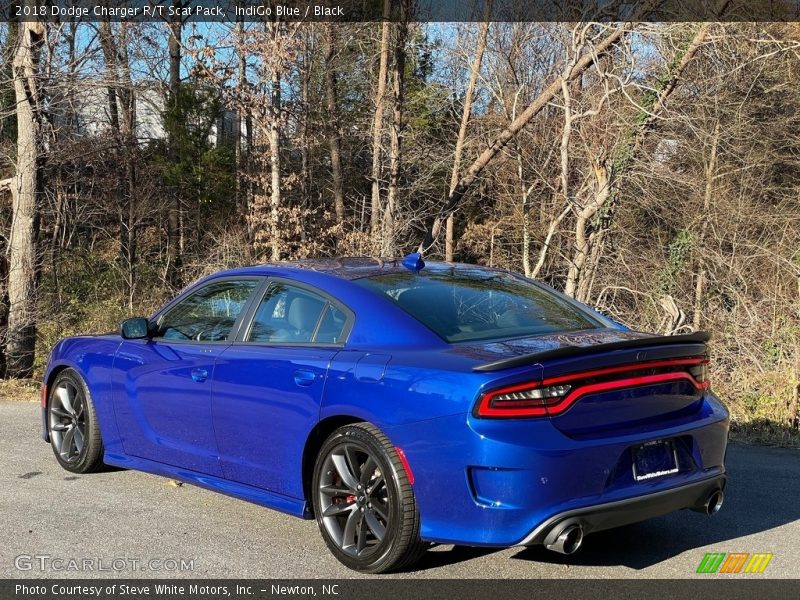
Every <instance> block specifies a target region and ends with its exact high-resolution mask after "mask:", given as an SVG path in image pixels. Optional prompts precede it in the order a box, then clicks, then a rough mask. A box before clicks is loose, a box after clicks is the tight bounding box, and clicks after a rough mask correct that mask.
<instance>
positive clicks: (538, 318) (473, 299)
mask: <svg viewBox="0 0 800 600" xmlns="http://www.w3.org/2000/svg"><path fill="white" fill-rule="evenodd" d="M356 283H358V284H359V285H361V286H363V287H365V288H367V289H369V290H371V291H372V292H374V293H377V294H379V295H381V296H384V297H386V298H388V299H389V300H391V301H392V302H394V303H396V304H397V305H398V306H400V308H402V309H403V310H405V311H406V312H408V313H410V314H411V316H413V317H414V318H416V319H417V320H418V321H420V322H422V323H423V324H424V325H426V326H427V327H429V328H430V329H432V330H433V331H434V332H435V333H437V334H438V335H439V336H440V337H442V338H443V339H444V340H445V341H447V342H449V343H452V342H469V341H484V340H485V341H489V340H502V339H509V338H515V337H525V336H531V335H541V334H545V333H556V332H560V331H572V330H578V329H594V328H598V327H603V326H604V325H603V324H602V323H601V322H600V320H598V319H595V318H593V317H592V316H591V315H590V314H588V313H587V312H586V311H583V310H581V309H580V308H578V307H577V306H575V305H573V304H571V303H570V302H567V301H566V300H564V299H562V298H560V297H559V296H558V295H557V294H556V293H554V292H552V291H549V290H547V289H546V288H544V287H542V286H539V285H536V284H535V283H533V282H531V281H526V280H524V279H521V278H519V277H515V276H513V275H511V274H508V273H502V272H497V271H484V270H479V269H475V270H468V269H458V270H455V269H454V270H451V271H440V272H436V271H431V272H427V273H426V272H424V271H423V272H420V273H411V272H408V273H391V274H386V275H376V276H374V277H366V278H364V279H358V280H356Z"/></svg>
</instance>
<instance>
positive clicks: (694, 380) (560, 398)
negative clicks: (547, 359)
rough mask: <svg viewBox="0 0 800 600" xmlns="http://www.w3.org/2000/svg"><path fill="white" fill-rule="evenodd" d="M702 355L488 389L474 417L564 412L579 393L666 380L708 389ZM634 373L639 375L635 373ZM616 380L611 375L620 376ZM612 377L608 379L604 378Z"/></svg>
mask: <svg viewBox="0 0 800 600" xmlns="http://www.w3.org/2000/svg"><path fill="white" fill-rule="evenodd" d="M707 364H708V359H705V358H681V359H672V360H660V361H650V362H645V363H635V364H628V365H621V366H617V367H607V368H604V369H594V370H591V371H582V372H579V373H571V374H569V375H560V376H558V377H550V378H548V379H545V380H543V381H541V382H530V383H523V384H519V385H513V386H508V387H503V388H499V389H496V390H491V391H489V392H487V393H485V394H484V395H483V396H481V399H480V401H479V402H478V405H477V406H476V407H475V416H477V417H489V418H491V417H495V418H498V417H507V418H513V417H545V416H555V415H560V414H561V413H564V412H566V411H567V409H569V408H570V407H571V406H572V405H573V404H575V402H577V401H578V400H580V398H582V397H583V396H585V395H587V394H591V393H596V392H605V391H611V390H618V389H624V388H630V387H637V386H642V385H652V384H655V383H666V382H669V381H680V380H686V381H689V382H690V383H691V384H692V385H693V386H694V387H695V388H696V389H698V390H703V389H706V388H708V386H709V383H708V380H707V378H706V366H707ZM675 367H678V368H680V367H684V368H685V370H675V371H666V372H662V373H651V374H645V373H642V371H652V370H660V369H670V368H675ZM637 372H638V373H639V374H637ZM623 374H624V376H622V377H620V378H619V379H615V378H613V375H623ZM609 376H612V378H611V379H608V377H609Z"/></svg>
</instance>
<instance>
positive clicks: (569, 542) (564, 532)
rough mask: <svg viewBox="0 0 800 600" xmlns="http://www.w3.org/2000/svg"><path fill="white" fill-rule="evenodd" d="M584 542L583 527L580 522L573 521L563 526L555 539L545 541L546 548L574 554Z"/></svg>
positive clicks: (560, 552)
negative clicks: (548, 541)
mask: <svg viewBox="0 0 800 600" xmlns="http://www.w3.org/2000/svg"><path fill="white" fill-rule="evenodd" d="M582 543H583V527H582V526H581V525H580V524H578V523H571V524H569V525H566V526H564V527H562V528H561V530H560V531H558V533H556V536H555V539H554V540H553V541H552V542H550V543H545V545H544V546H545V548H547V549H548V550H552V551H553V552H558V553H559V554H573V553H574V552H577V551H578V548H580V547H581V544H582Z"/></svg>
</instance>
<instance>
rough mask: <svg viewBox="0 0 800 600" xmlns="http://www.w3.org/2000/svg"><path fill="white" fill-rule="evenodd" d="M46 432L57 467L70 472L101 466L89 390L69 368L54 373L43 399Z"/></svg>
mask: <svg viewBox="0 0 800 600" xmlns="http://www.w3.org/2000/svg"><path fill="white" fill-rule="evenodd" d="M47 431H48V433H49V434H50V446H51V447H52V448H53V454H55V456H56V460H57V461H58V464H60V465H61V466H62V467H63V468H64V469H66V470H67V471H70V472H71V473H91V472H92V471H96V470H98V469H99V468H100V467H101V466H102V465H103V439H102V437H101V436H100V427H99V425H98V423H97V415H96V413H95V410H94V403H93V402H92V397H91V394H90V393H89V388H87V387H86V384H85V383H84V381H83V379H82V378H81V377H80V375H78V374H77V373H76V372H75V371H74V370H72V369H65V370H64V371H62V372H61V373H59V374H58V376H57V377H56V379H55V381H53V384H52V385H51V386H50V389H49V391H48V398H47Z"/></svg>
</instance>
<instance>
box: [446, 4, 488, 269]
mask: <svg viewBox="0 0 800 600" xmlns="http://www.w3.org/2000/svg"><path fill="white" fill-rule="evenodd" d="M491 14H492V0H487V2H486V6H485V7H484V14H483V17H484V18H483V24H482V25H481V29H480V32H479V33H478V42H477V43H476V45H475V58H474V59H473V60H472V67H471V68H470V73H469V84H468V85H467V91H466V94H465V95H464V108H463V110H462V113H461V125H460V126H459V128H458V138H456V149H455V152H454V154H453V172H452V174H451V175H450V188H449V189H448V192H447V193H448V195H449V194H452V193H453V190H455V188H456V185H458V178H459V174H460V170H461V156H462V154H463V153H464V142H465V141H466V138H467V126H468V125H469V119H470V115H471V114H472V101H473V99H474V97H475V87H476V85H477V83H478V75H479V74H480V72H481V62H482V61H483V52H484V51H485V50H486V37H487V34H488V33H489V20H490V17H491ZM454 225H455V214H454V213H450V214H449V215H448V216H447V227H446V231H445V251H444V259H445V260H446V261H452V260H453V229H454Z"/></svg>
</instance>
